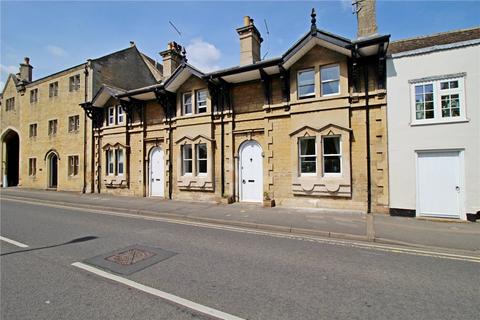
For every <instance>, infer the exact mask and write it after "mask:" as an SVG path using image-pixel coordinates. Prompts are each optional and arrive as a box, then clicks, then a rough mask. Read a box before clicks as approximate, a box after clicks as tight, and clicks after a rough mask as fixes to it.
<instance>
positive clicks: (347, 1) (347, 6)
mask: <svg viewBox="0 0 480 320" xmlns="http://www.w3.org/2000/svg"><path fill="white" fill-rule="evenodd" d="M340 4H341V5H342V10H343V11H351V10H352V1H351V0H340Z"/></svg>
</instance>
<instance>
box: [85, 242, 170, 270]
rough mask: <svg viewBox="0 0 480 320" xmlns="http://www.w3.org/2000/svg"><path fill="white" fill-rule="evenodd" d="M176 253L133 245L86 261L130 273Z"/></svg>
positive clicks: (97, 265)
mask: <svg viewBox="0 0 480 320" xmlns="http://www.w3.org/2000/svg"><path fill="white" fill-rule="evenodd" d="M174 255H176V253H175V252H172V251H167V250H163V249H160V248H153V247H147V246H141V245H133V246H130V247H127V248H123V249H120V250H116V251H113V252H108V253H105V254H101V255H99V256H95V257H93V258H89V259H86V260H84V262H85V263H87V264H90V265H93V266H95V267H99V268H102V269H106V270H109V271H112V272H115V273H118V274H123V275H129V274H132V273H134V272H137V271H140V270H143V269H145V268H147V267H150V266H151V265H154V264H155V263H158V262H160V261H163V260H167V259H168V258H171V257H173V256H174Z"/></svg>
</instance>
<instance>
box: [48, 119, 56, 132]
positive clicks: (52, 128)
mask: <svg viewBox="0 0 480 320" xmlns="http://www.w3.org/2000/svg"><path fill="white" fill-rule="evenodd" d="M57 125H58V121H57V119H55V120H50V121H48V135H49V136H53V135H56V134H57Z"/></svg>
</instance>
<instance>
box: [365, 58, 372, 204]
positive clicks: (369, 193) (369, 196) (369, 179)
mask: <svg viewBox="0 0 480 320" xmlns="http://www.w3.org/2000/svg"><path fill="white" fill-rule="evenodd" d="M363 79H364V85H365V117H366V119H365V127H366V141H367V213H371V212H372V190H371V189H372V188H371V187H372V168H371V163H370V158H371V157H370V104H369V97H368V60H366V61H365V63H364V67H363Z"/></svg>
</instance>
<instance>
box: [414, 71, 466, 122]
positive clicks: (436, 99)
mask: <svg viewBox="0 0 480 320" xmlns="http://www.w3.org/2000/svg"><path fill="white" fill-rule="evenodd" d="M451 81H458V88H454V89H444V90H442V89H441V83H442V82H451ZM409 82H410V121H411V122H410V124H411V125H423V124H435V123H452V122H463V121H468V120H467V115H466V107H465V75H460V76H459V75H453V76H442V77H435V78H433V79H429V80H424V81H416V80H413V81H409ZM428 84H432V85H433V114H434V115H433V118H430V119H417V116H416V115H417V114H416V106H415V87H416V86H419V85H428ZM452 94H458V95H459V102H460V116H458V117H452V116H450V117H442V95H452Z"/></svg>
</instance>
